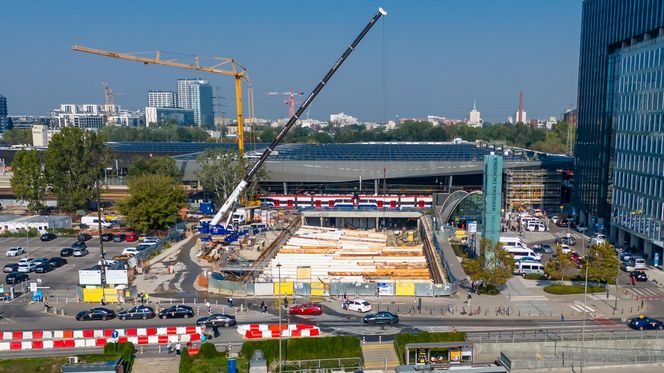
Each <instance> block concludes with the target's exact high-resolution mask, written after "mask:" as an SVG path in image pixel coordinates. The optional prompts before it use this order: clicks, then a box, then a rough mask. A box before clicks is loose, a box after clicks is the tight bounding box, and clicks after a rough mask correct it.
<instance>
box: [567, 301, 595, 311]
mask: <svg viewBox="0 0 664 373" xmlns="http://www.w3.org/2000/svg"><path fill="white" fill-rule="evenodd" d="M569 306H570V307H571V308H572V309H573V310H574V311H576V312H589V313H595V312H597V310H596V309H594V308H592V307H590V306H589V305H587V304H583V303H581V302H574V304H570V305H569Z"/></svg>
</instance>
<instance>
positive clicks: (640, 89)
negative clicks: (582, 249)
mask: <svg viewBox="0 0 664 373" xmlns="http://www.w3.org/2000/svg"><path fill="white" fill-rule="evenodd" d="M661 27H664V2H662V1H661V0H639V1H634V0H584V2H583V15H582V22H581V53H580V59H579V97H578V108H577V110H578V127H577V132H576V144H575V152H574V157H575V171H574V172H575V175H574V178H575V181H574V183H575V188H574V193H573V195H572V202H573V204H574V206H575V207H576V209H577V210H578V212H579V220H580V221H581V223H582V224H586V226H588V227H589V229H591V230H594V229H599V228H603V227H606V226H608V225H609V223H610V221H611V215H612V214H611V202H612V199H613V195H612V194H613V193H612V188H613V185H614V165H615V159H614V158H615V152H614V146H615V142H616V130H615V128H616V126H617V125H618V123H617V121H619V120H623V121H625V120H626V121H627V122H626V123H628V124H623V125H622V126H626V127H622V128H625V129H624V130H621V131H625V130H627V131H635V130H636V129H635V128H637V127H636V126H640V124H637V123H640V122H641V121H642V120H645V117H644V116H642V115H641V114H639V113H637V111H642V110H644V109H645V108H646V107H647V106H645V105H649V102H650V100H652V99H653V98H652V97H655V96H654V95H651V94H652V93H654V92H651V91H647V90H646V88H644V87H645V86H646V81H645V80H640V79H641V78H631V79H632V80H630V81H629V82H630V83H629V84H633V85H634V88H635V89H636V91H635V92H633V93H632V95H633V97H631V98H625V99H626V100H631V101H629V103H626V105H629V106H627V107H628V108H629V109H628V110H625V111H624V112H623V114H622V115H623V116H625V115H627V113H626V112H627V111H629V112H631V113H630V114H629V115H630V116H631V117H629V118H628V117H624V118H623V119H620V118H619V117H618V116H616V114H617V113H616V112H614V109H615V107H614V106H615V101H614V100H613V98H612V97H611V95H613V94H614V92H615V91H614V86H613V85H614V84H615V82H616V79H620V77H619V76H616V74H617V73H618V74H620V73H621V71H620V69H616V67H617V64H616V63H622V62H621V61H620V60H621V59H622V57H621V55H622V54H624V53H625V50H626V48H630V47H631V46H633V45H635V44H638V43H641V42H644V41H645V42H647V41H649V40H650V39H653V38H654V37H657V35H659V32H660V31H659V30H660V28H661ZM645 61H646V60H645V58H644V59H640V58H639V60H638V62H635V64H637V65H634V66H633V69H634V70H630V74H632V73H634V74H637V70H641V71H642V72H643V73H648V74H650V73H651V72H654V70H656V68H655V67H652V66H653V65H652V64H648V65H647V64H646V62H645ZM659 64H660V65H661V64H662V62H661V61H660V62H659ZM646 66H651V67H648V68H646ZM630 69H632V68H630ZM647 77H648V78H650V77H651V75H647ZM644 79H645V78H644ZM655 90H657V89H655ZM660 92H661V91H660ZM660 94H661V93H660ZM639 95H641V96H639ZM619 111H622V110H619ZM637 121H638V122H637ZM632 139H633V138H630V140H626V141H643V140H632ZM621 146H623V145H621ZM623 157H624V156H623ZM629 161H630V162H635V159H634V158H630V160H629ZM621 172H622V171H621ZM643 176H645V174H644V175H643ZM621 177H622V176H621ZM635 186H638V189H639V190H641V188H645V187H646V185H642V184H635ZM621 198H623V197H621ZM635 211H636V210H635ZM611 233H613V234H615V233H616V232H615V230H614V229H611ZM613 238H614V239H617V237H613ZM630 241H631V238H630ZM641 246H643V245H641Z"/></svg>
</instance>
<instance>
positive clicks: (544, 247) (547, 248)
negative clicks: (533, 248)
mask: <svg viewBox="0 0 664 373" xmlns="http://www.w3.org/2000/svg"><path fill="white" fill-rule="evenodd" d="M541 247H542V250H544V252H545V253H546V254H552V253H553V252H554V251H555V250H553V247H551V245H549V244H548V243H543V244H542V245H541Z"/></svg>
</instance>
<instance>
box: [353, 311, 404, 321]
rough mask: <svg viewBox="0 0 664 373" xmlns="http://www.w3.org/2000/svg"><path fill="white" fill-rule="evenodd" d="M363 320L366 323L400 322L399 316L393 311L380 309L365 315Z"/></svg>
mask: <svg viewBox="0 0 664 373" xmlns="http://www.w3.org/2000/svg"><path fill="white" fill-rule="evenodd" d="M362 321H364V323H365V324H396V323H398V322H399V316H397V315H395V314H393V313H392V312H387V311H380V312H378V313H372V314H369V315H366V316H364V318H363V319H362Z"/></svg>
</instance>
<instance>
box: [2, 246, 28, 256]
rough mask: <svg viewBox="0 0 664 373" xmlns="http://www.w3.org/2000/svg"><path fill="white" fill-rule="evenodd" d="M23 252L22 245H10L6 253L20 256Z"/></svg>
mask: <svg viewBox="0 0 664 373" xmlns="http://www.w3.org/2000/svg"><path fill="white" fill-rule="evenodd" d="M21 254H25V250H23V248H22V247H10V248H9V249H8V250H7V253H6V255H7V256H19V255H21Z"/></svg>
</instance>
